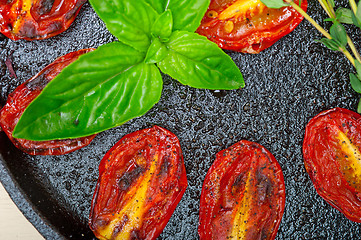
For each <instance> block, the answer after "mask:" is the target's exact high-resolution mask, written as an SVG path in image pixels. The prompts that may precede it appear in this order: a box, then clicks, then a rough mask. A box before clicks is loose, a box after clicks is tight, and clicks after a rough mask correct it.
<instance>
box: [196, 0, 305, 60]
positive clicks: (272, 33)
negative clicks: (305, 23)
mask: <svg viewBox="0 0 361 240" xmlns="http://www.w3.org/2000/svg"><path fill="white" fill-rule="evenodd" d="M301 8H302V9H303V10H305V11H306V9H307V0H303V1H302V3H301ZM302 19H303V17H302V15H301V14H299V13H298V12H297V11H296V10H294V8H293V7H283V8H280V9H272V8H268V7H266V6H265V5H264V4H263V3H262V2H261V1H260V0H211V3H210V5H209V8H208V10H207V12H206V14H205V16H204V18H203V20H202V23H201V25H200V26H199V28H198V30H197V32H198V33H199V34H201V35H204V36H206V37H207V38H208V39H209V40H211V41H213V42H215V43H217V44H218V46H219V47H221V48H223V49H228V50H234V51H239V52H244V53H259V52H260V51H262V50H264V49H266V48H268V47H270V46H272V45H273V44H274V43H275V42H276V41H278V40H279V39H280V38H281V37H283V36H285V35H286V34H288V33H290V32H291V31H292V30H293V29H295V28H296V27H297V25H298V24H299V23H300V22H301V21H302Z"/></svg>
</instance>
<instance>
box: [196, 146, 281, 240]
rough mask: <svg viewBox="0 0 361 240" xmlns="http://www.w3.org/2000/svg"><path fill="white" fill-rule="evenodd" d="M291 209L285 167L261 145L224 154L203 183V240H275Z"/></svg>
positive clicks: (200, 221) (222, 152) (199, 231)
mask: <svg viewBox="0 0 361 240" xmlns="http://www.w3.org/2000/svg"><path fill="white" fill-rule="evenodd" d="M284 206H285V184H284V179H283V174H282V170H281V167H280V166H279V164H278V162H277V161H276V159H275V158H274V157H273V155H272V154H271V153H270V152H268V151H267V150H266V149H265V148H264V147H262V146H261V145H259V144H257V143H253V142H249V141H245V140H242V141H240V142H238V143H236V144H234V145H233V146H231V147H230V148H228V149H226V150H223V151H221V152H219V153H218V154H217V155H216V160H215V161H214V163H213V165H212V166H211V168H210V169H209V171H208V173H207V175H206V178H205V180H204V183H203V188H202V194H201V202H200V214H199V228H198V233H199V236H200V239H219V240H220V239H244V240H253V239H274V238H275V236H276V234H277V229H278V227H279V224H280V221H281V219H282V215H283V211H284Z"/></svg>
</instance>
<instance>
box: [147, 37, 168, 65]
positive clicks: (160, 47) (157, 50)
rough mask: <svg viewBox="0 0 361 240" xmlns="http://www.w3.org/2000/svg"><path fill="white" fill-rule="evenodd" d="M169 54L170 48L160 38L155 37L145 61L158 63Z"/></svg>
mask: <svg viewBox="0 0 361 240" xmlns="http://www.w3.org/2000/svg"><path fill="white" fill-rule="evenodd" d="M167 54H168V49H167V48H166V47H165V46H164V44H163V43H162V42H161V41H160V40H159V38H155V39H154V40H153V42H152V44H151V45H150V47H149V49H148V52H147V56H146V57H145V60H144V62H145V63H147V64H150V63H158V62H160V61H162V60H163V59H164V58H165V57H166V56H167Z"/></svg>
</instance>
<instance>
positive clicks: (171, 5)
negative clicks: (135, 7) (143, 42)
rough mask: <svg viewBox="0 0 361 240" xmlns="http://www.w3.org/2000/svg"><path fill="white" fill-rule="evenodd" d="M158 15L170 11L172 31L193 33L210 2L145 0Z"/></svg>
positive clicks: (199, 0)
mask: <svg viewBox="0 0 361 240" xmlns="http://www.w3.org/2000/svg"><path fill="white" fill-rule="evenodd" d="M145 1H146V2H148V3H149V4H150V5H151V6H153V8H154V9H155V10H157V11H158V13H159V14H160V13H162V12H164V11H165V10H167V9H170V10H171V11H172V14H173V22H174V23H173V29H174V30H184V31H189V32H194V31H195V30H197V28H198V27H199V25H200V24H201V20H202V18H203V16H204V14H205V13H206V11H207V8H208V6H209V4H210V0H187V1H184V0H145Z"/></svg>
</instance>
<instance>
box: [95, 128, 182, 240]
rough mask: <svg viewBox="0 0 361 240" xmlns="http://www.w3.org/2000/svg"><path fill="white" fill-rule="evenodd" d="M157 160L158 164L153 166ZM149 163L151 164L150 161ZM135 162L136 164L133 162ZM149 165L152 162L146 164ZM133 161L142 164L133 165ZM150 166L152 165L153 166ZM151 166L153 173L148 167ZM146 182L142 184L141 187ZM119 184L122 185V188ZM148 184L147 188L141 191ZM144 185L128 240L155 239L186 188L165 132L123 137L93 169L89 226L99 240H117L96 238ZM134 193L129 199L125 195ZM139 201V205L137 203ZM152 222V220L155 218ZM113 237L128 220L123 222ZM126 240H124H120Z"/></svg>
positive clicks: (176, 149)
mask: <svg viewBox="0 0 361 240" xmlns="http://www.w3.org/2000/svg"><path fill="white" fill-rule="evenodd" d="M156 156H157V158H158V162H157V161H156V160H154V159H155V158H156ZM153 158H154V159H153ZM134 159H139V160H134ZM152 159H153V160H152ZM137 161H139V162H142V163H141V164H138V163H137ZM154 162H155V163H154ZM152 164H155V165H156V168H155V172H151V169H152V167H151V166H150V165H152ZM147 177H150V179H149V180H148V181H144V179H147ZM122 179H125V180H126V181H125V182H126V184H125V185H124V184H123V181H122ZM147 183H149V185H147ZM144 184H145V185H147V189H146V197H145V198H144V199H146V203H145V205H144V208H143V209H141V211H142V212H143V215H142V217H141V218H142V219H143V221H141V223H140V227H138V228H136V229H132V230H131V235H130V237H129V239H147V240H150V239H156V238H157V237H158V236H159V235H160V233H161V232H162V231H163V229H164V227H165V226H166V224H167V223H168V221H169V219H170V217H171V216H172V214H173V212H174V210H175V208H176V206H177V204H178V203H179V201H180V200H181V198H182V196H183V194H184V192H185V190H186V188H187V185H188V183H187V176H186V170H185V166H184V163H183V155H182V150H181V147H180V144H179V141H178V139H177V137H176V136H175V135H174V134H173V133H171V132H170V131H168V130H166V129H164V128H161V127H158V126H154V127H152V128H148V129H143V130H139V131H136V132H133V133H131V134H128V135H126V136H124V137H123V138H122V139H120V140H119V141H118V142H117V143H116V144H115V145H114V146H113V147H112V148H111V149H110V150H109V151H108V152H107V153H106V155H105V156H104V158H103V159H102V161H101V162H100V165H99V178H98V182H97V186H96V189H95V192H94V196H93V200H92V207H91V211H90V217H89V226H90V228H91V230H92V231H93V232H94V234H95V236H96V237H98V238H99V239H123V238H119V236H118V238H117V233H114V232H111V233H110V235H111V237H106V236H104V234H101V229H102V228H104V227H107V226H108V225H110V222H111V221H112V220H114V219H115V217H114V215H116V214H117V213H119V212H121V211H123V210H124V208H123V207H124V206H127V204H128V203H130V202H131V203H135V201H136V202H138V199H137V198H135V196H136V193H137V192H141V188H142V186H144ZM132 192H133V193H134V192H135V194H133V195H131V194H129V193H132ZM139 201H140V200H139ZM155 216H156V217H155ZM122 219H126V221H125V223H123V222H122V224H121V225H120V229H117V231H118V232H121V231H122V230H123V229H122V228H123V227H124V226H125V225H126V224H127V222H128V223H129V222H130V223H131V222H132V221H133V220H134V219H132V218H130V221H129V218H128V217H126V216H123V215H122ZM124 239H126V238H124Z"/></svg>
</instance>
